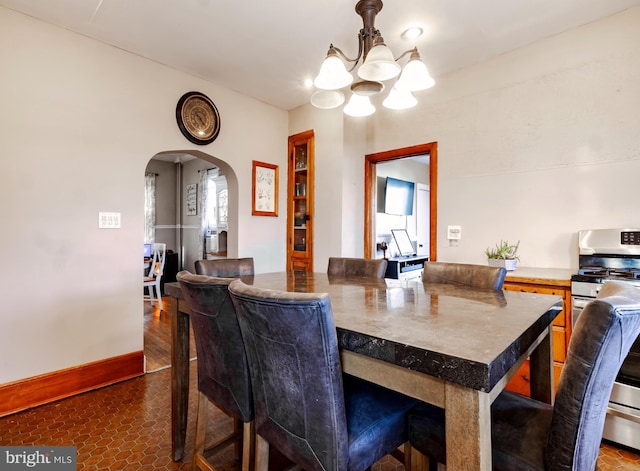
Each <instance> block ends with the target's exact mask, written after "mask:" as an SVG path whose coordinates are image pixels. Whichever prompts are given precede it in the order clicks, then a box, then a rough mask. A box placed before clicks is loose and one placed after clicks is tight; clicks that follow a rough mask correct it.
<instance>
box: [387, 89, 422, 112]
mask: <svg viewBox="0 0 640 471" xmlns="http://www.w3.org/2000/svg"><path fill="white" fill-rule="evenodd" d="M417 104H418V100H416V98H415V97H414V96H413V94H412V93H411V92H410V91H409V90H406V89H402V88H397V87H393V88H392V89H391V91H390V92H389V95H388V96H387V98H385V99H384V101H383V102H382V106H384V107H385V108H389V109H390V110H406V109H407V108H413V107H414V106H416V105H417Z"/></svg>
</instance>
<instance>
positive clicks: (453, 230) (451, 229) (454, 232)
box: [447, 226, 462, 240]
mask: <svg viewBox="0 0 640 471" xmlns="http://www.w3.org/2000/svg"><path fill="white" fill-rule="evenodd" d="M461 238H462V231H461V228H460V226H447V239H449V240H460V239H461Z"/></svg>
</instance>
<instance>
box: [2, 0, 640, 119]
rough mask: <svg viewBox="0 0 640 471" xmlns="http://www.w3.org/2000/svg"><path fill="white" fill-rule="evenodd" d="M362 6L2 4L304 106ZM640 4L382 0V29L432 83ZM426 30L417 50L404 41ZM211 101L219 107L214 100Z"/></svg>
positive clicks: (168, 1) (259, 1) (308, 0)
mask: <svg viewBox="0 0 640 471" xmlns="http://www.w3.org/2000/svg"><path fill="white" fill-rule="evenodd" d="M355 4H356V0H351V1H345V0H316V1H313V0H269V1H267V0H253V1H251V0H249V1H244V2H242V1H240V2H235V1H233V0H0V5H4V6H6V7H8V8H11V9H13V10H16V11H20V12H23V13H26V14H27V15H31V16H34V17H36V18H40V19H42V20H44V21H46V22H48V23H52V24H55V25H59V26H61V27H63V28H66V29H68V30H71V31H75V32H77V33H80V34H83V35H86V36H89V37H92V38H95V39H97V40H100V41H103V42H105V43H108V44H111V45H114V46H116V47H119V48H121V49H124V50H127V51H131V52H133V53H135V54H138V55H140V56H143V57H146V58H149V59H152V60H154V61H157V62H160V63H162V64H166V65H168V66H171V67H173V68H175V69H178V70H182V71H185V72H188V73H190V74H193V75H196V76H199V77H202V78H204V79H207V80H209V81H211V82H214V83H216V84H219V85H222V86H224V87H226V88H229V89H232V90H236V91H238V92H240V93H243V94H245V95H249V96H251V97H254V98H256V99H258V100H260V101H263V102H265V103H269V104H271V105H274V106H277V107H279V108H282V109H285V110H290V109H293V108H295V107H297V106H299V105H301V104H304V103H306V102H308V100H309V97H310V96H311V93H312V90H311V89H308V88H305V86H304V81H305V79H308V78H313V77H314V76H315V74H317V71H318V69H319V67H320V64H321V62H322V60H323V59H324V57H325V54H326V52H327V49H328V47H329V44H330V43H333V44H334V45H335V46H337V47H340V48H341V49H342V50H343V51H344V52H345V53H346V54H347V55H349V56H351V57H353V56H355V55H356V54H357V41H356V37H357V34H358V31H359V30H360V28H361V27H362V20H361V18H360V16H358V15H357V14H356V13H355V10H354V8H355ZM635 5H640V0H483V1H478V0H386V4H385V6H384V8H383V9H382V11H381V12H380V14H379V15H378V17H377V18H376V27H377V28H378V29H379V30H380V31H381V33H382V35H383V37H384V39H385V42H386V43H387V45H388V46H389V47H390V48H391V49H392V51H393V52H394V54H395V55H396V57H397V56H398V55H399V54H400V53H401V52H403V51H404V50H406V49H409V48H411V47H413V46H414V45H417V46H418V48H419V50H420V53H421V55H422V58H423V61H424V62H425V63H426V64H427V66H428V67H429V69H430V71H431V74H432V75H433V76H434V78H435V79H436V86H437V81H438V77H439V76H442V75H444V74H446V73H448V72H451V71H454V70H456V69H460V68H462V67H465V66H468V65H470V64H473V63H477V62H481V61H484V60H486V59H488V58H490V57H492V56H496V55H498V54H502V53H504V52H506V51H509V50H512V49H515V48H517V47H520V46H523V45H525V44H527V43H531V42H533V41H536V40H538V39H540V38H544V37H547V36H551V35H554V34H556V33H559V32H562V31H566V30H568V29H571V28H574V27H576V26H579V25H582V24H586V23H589V22H591V21H594V20H597V19H599V18H602V17H605V16H609V15H612V14H614V13H617V12H619V11H622V10H625V9H627V8H630V7H632V6H635ZM414 25H418V26H421V27H423V29H425V31H426V34H424V35H423V36H422V37H421V38H420V39H419V40H418V41H417V42H416V43H415V44H414V43H410V42H407V41H405V40H403V39H401V38H400V34H401V33H402V31H404V30H405V29H406V28H407V27H409V26H414ZM211 98H212V99H213V100H214V101H215V97H211Z"/></svg>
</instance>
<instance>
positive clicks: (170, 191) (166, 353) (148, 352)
mask: <svg viewBox="0 0 640 471" xmlns="http://www.w3.org/2000/svg"><path fill="white" fill-rule="evenodd" d="M211 168H217V169H220V171H221V174H223V175H224V177H225V180H226V185H225V186H226V191H227V202H228V203H227V205H228V206H227V217H226V227H225V229H226V233H227V256H229V257H237V254H238V197H239V191H238V180H237V176H236V171H235V170H234V169H233V168H232V167H231V165H229V164H228V163H227V162H225V161H224V160H222V159H220V158H217V157H215V156H212V155H210V154H207V153H205V152H202V151H197V150H173V151H163V152H159V153H157V154H156V155H154V156H153V157H152V158H151V159H150V161H149V163H148V164H147V167H146V169H145V172H149V173H154V174H155V175H156V179H157V180H158V181H159V182H160V183H161V184H162V186H163V191H162V197H161V198H160V199H159V200H157V213H158V216H159V218H158V219H157V220H156V224H155V231H156V232H155V234H156V237H155V239H156V241H157V242H167V249H170V250H172V251H173V252H175V253H174V255H175V258H176V259H177V263H176V267H175V269H174V268H172V269H171V274H172V276H173V277H175V274H177V272H178V271H180V270H183V269H185V270H189V271H191V272H194V261H195V260H196V259H201V258H202V255H203V251H202V240H201V234H202V228H201V223H200V217H201V215H202V213H201V211H202V208H201V203H202V199H201V197H202V184H203V178H202V177H203V175H205V174H206V173H207V170H210V169H211ZM203 172H204V173H203ZM205 180H206V179H205ZM192 185H197V186H196V201H195V208H193V207H192V208H191V211H189V208H187V199H188V197H189V196H188V195H187V192H188V187H190V186H191V187H192ZM192 188H193V187H192ZM191 203H192V202H190V203H189V204H191ZM167 260H168V259H167ZM165 267H166V265H165ZM167 272H168V270H167V269H166V268H165V273H167ZM167 280H168V281H175V278H174V279H170V278H167ZM169 302H170V300H169V298H164V304H165V309H166V306H167V305H168V303H169ZM143 319H144V321H143V322H144V348H143V350H144V355H145V358H146V372H153V371H158V370H161V369H164V368H166V367H168V366H169V365H170V363H171V358H170V356H171V345H170V338H171V325H170V319H169V318H168V316H166V315H163V313H161V312H160V310H159V309H158V305H157V303H156V304H155V306H154V307H151V306H150V303H149V302H145V303H144V315H143ZM191 338H192V339H193V336H192V337H191ZM192 342H193V340H192ZM191 350H192V351H191V352H190V356H191V357H193V356H195V346H193V345H192V348H191Z"/></svg>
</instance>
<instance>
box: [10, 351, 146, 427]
mask: <svg viewBox="0 0 640 471" xmlns="http://www.w3.org/2000/svg"><path fill="white" fill-rule="evenodd" d="M143 374H144V353H143V352H142V351H138V352H132V353H127V354H125V355H120V356H117V357H111V358H106V359H104V360H99V361H96V362H93V363H87V364H84V365H79V366H75V367H72V368H67V369H64V370H59V371H53V372H51V373H46V374H43V375H39V376H33V377H31V378H26V379H21V380H18V381H14V382H11V383H6V384H3V385H0V417H4V416H6V415H9V414H14V413H16V412H20V411H23V410H26V409H30V408H32V407H36V406H41V405H43V404H47V403H50V402H54V401H58V400H60V399H64V398H66V397H71V396H75V395H76V394H80V393H83V392H87V391H91V390H93V389H98V388H101V387H104V386H109V385H111V384H115V383H119V382H121V381H125V380H127V379H131V378H135V377H137V376H142V375H143Z"/></svg>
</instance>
